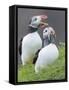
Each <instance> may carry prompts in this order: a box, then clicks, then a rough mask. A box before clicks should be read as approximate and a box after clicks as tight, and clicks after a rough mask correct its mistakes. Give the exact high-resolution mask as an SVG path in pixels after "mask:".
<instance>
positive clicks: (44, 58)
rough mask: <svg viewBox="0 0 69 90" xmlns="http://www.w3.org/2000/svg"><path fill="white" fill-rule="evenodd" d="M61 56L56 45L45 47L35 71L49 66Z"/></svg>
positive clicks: (40, 53)
mask: <svg viewBox="0 0 69 90" xmlns="http://www.w3.org/2000/svg"><path fill="white" fill-rule="evenodd" d="M58 56H59V52H58V48H57V47H56V45H55V44H49V45H48V46H46V47H44V48H43V49H42V50H41V51H40V52H39V56H38V59H37V61H36V64H35V71H36V69H38V68H43V67H46V66H47V65H48V64H50V63H52V62H53V61H55V60H56V59H57V58H58Z"/></svg>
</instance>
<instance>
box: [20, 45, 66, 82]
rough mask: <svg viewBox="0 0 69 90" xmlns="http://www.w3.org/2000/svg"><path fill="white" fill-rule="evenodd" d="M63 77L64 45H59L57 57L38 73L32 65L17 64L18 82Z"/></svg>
mask: <svg viewBox="0 0 69 90" xmlns="http://www.w3.org/2000/svg"><path fill="white" fill-rule="evenodd" d="M64 78H65V46H64V45H60V46H59V58H58V59H57V60H56V61H55V62H54V63H53V64H51V65H49V66H48V67H47V68H45V69H44V70H42V71H41V72H40V73H39V74H35V71H34V65H33V64H28V65H25V66H22V65H21V66H19V69H18V82H28V81H39V80H60V79H64Z"/></svg>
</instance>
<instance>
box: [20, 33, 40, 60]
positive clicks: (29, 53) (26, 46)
mask: <svg viewBox="0 0 69 90" xmlns="http://www.w3.org/2000/svg"><path fill="white" fill-rule="evenodd" d="M41 47H42V40H41V38H40V36H39V34H38V33H37V32H34V33H30V34H28V35H26V36H25V37H24V38H23V42H22V56H21V57H22V61H23V62H24V61H28V60H29V59H32V58H33V57H34V55H35V53H36V52H37V51H38V50H39V49H40V48H41Z"/></svg>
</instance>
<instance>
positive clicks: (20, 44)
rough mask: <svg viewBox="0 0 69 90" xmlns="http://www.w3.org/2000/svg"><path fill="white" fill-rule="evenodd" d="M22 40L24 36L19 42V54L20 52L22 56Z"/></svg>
mask: <svg viewBox="0 0 69 90" xmlns="http://www.w3.org/2000/svg"><path fill="white" fill-rule="evenodd" d="M22 40H23V38H21V40H20V42H19V54H20V56H21V54H22Z"/></svg>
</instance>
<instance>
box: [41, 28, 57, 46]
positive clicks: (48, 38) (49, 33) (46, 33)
mask: <svg viewBox="0 0 69 90" xmlns="http://www.w3.org/2000/svg"><path fill="white" fill-rule="evenodd" d="M55 38H56V34H55V31H54V29H53V28H52V27H46V28H45V29H44V30H43V40H44V46H46V45H48V44H50V43H55Z"/></svg>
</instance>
